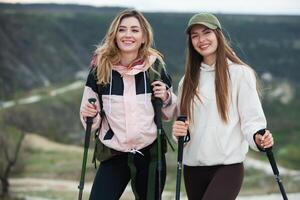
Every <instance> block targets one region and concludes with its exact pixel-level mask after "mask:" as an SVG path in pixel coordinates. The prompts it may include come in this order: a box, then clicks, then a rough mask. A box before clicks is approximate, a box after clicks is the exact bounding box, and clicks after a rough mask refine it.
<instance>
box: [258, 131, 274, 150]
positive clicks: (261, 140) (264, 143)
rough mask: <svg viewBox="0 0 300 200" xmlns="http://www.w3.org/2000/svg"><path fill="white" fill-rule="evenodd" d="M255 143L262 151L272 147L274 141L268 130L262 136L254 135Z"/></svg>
mask: <svg viewBox="0 0 300 200" xmlns="http://www.w3.org/2000/svg"><path fill="white" fill-rule="evenodd" d="M255 142H256V144H257V145H258V146H259V147H260V148H262V149H267V148H270V147H272V146H273V145H274V139H273V136H272V133H271V132H270V131H269V130H266V132H265V134H264V135H260V134H256V135H255Z"/></svg>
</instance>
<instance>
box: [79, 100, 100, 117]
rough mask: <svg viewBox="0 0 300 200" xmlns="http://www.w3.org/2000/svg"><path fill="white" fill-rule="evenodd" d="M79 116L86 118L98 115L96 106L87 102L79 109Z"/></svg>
mask: <svg viewBox="0 0 300 200" xmlns="http://www.w3.org/2000/svg"><path fill="white" fill-rule="evenodd" d="M80 113H81V115H82V116H83V117H84V118H86V117H95V116H96V115H97V113H98V109H97V106H96V105H95V104H91V103H89V102H87V103H86V104H84V105H83V106H82V107H81V111H80Z"/></svg>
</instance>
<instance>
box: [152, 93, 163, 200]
mask: <svg viewBox="0 0 300 200" xmlns="http://www.w3.org/2000/svg"><path fill="white" fill-rule="evenodd" d="M153 105H154V112H155V118H154V121H155V123H156V126H157V154H158V155H157V172H158V200H161V193H162V191H161V189H162V187H161V171H162V158H161V153H162V152H161V135H162V121H161V107H162V100H161V99H160V98H157V97H155V98H154V102H153Z"/></svg>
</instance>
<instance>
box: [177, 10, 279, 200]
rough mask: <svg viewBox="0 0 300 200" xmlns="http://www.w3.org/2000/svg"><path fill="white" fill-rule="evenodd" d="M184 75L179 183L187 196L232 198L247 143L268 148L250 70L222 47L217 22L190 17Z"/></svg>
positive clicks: (180, 94) (210, 17)
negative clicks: (181, 176)
mask: <svg viewBox="0 0 300 200" xmlns="http://www.w3.org/2000/svg"><path fill="white" fill-rule="evenodd" d="M186 33H187V36H188V38H187V41H188V49H187V57H186V65H185V75H184V77H183V78H182V80H181V81H180V83H179V87H178V106H177V107H178V113H179V114H181V115H187V116H188V120H187V121H186V122H181V121H175V123H174V125H173V135H174V136H175V137H176V138H177V137H180V136H186V135H187V134H188V132H189V134H190V138H191V139H190V141H189V142H188V143H186V145H185V147H184V151H183V164H184V181H185V187H186V192H187V196H188V199H189V200H199V199H202V200H203V199H205V200H208V199H209V200H212V199H222V200H231V199H235V198H236V197H237V195H238V193H239V191H240V188H241V185H242V181H243V177H244V167H243V161H244V160H245V156H246V153H247V151H248V147H249V146H250V147H251V148H252V149H254V150H256V151H259V150H263V149H265V148H269V147H271V146H273V144H274V142H273V137H272V134H271V133H270V132H269V131H268V130H266V131H265V133H264V134H263V136H262V135H260V134H258V131H264V130H265V128H266V126H267V124H266V118H265V115H264V112H263V109H262V106H261V102H260V99H259V95H258V91H257V88H256V77H255V72H254V70H253V69H252V68H251V67H249V66H248V65H247V64H245V63H244V62H243V61H241V59H240V58H239V57H238V56H237V55H236V54H235V53H234V52H233V50H232V49H231V48H230V46H229V45H228V43H227V41H226V39H225V37H224V35H223V33H222V28H221V24H220V22H219V20H218V19H217V18H216V16H214V15H212V14H209V13H201V14H196V15H194V16H193V17H192V18H191V19H190V21H189V23H188V26H187V29H186Z"/></svg>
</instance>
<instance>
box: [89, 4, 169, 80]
mask: <svg viewBox="0 0 300 200" xmlns="http://www.w3.org/2000/svg"><path fill="white" fill-rule="evenodd" d="M128 17H135V18H136V19H137V20H138V21H139V23H140V25H141V29H142V32H143V35H144V37H145V43H144V44H142V45H141V47H140V49H139V52H138V57H137V58H140V59H143V60H145V62H146V64H147V62H148V59H147V58H148V57H149V56H150V55H154V56H156V57H157V58H158V59H159V60H160V61H161V62H163V60H162V54H161V53H160V52H159V51H157V50H155V49H154V48H152V46H153V31H152V27H151V25H150V24H149V22H148V21H147V19H146V18H145V17H144V16H143V14H142V13H140V12H138V11H136V10H132V9H130V10H124V11H122V12H120V13H119V14H118V15H117V16H116V17H115V18H114V20H113V21H112V23H111V24H110V27H109V29H108V31H107V33H106V35H105V37H104V39H103V40H102V42H101V44H100V45H98V46H97V48H96V50H95V53H94V59H95V60H94V62H93V63H94V64H93V65H94V66H93V67H95V68H96V71H97V84H107V83H109V78H110V71H111V67H112V65H115V64H118V63H119V62H120V60H121V53H120V49H119V48H118V46H117V43H116V34H117V32H118V28H119V26H120V23H121V21H122V20H123V19H124V18H128ZM131 64H132V63H131ZM129 67H130V65H129Z"/></svg>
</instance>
